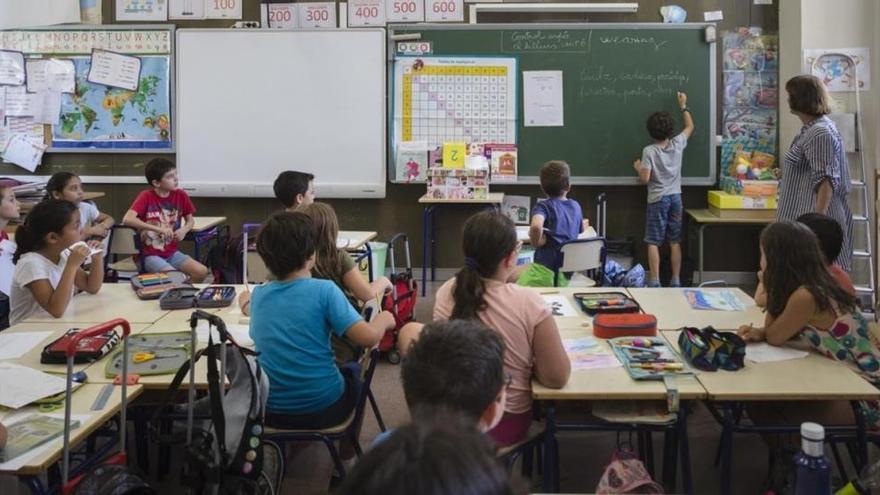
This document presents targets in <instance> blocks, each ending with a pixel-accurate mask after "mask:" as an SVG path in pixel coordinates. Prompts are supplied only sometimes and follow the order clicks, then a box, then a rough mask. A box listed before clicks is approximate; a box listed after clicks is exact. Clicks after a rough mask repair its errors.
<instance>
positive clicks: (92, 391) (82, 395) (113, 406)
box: [7, 383, 143, 476]
mask: <svg viewBox="0 0 880 495" xmlns="http://www.w3.org/2000/svg"><path fill="white" fill-rule="evenodd" d="M101 388H103V385H99V384H97V383H86V384H84V385H83V386H81V387H80V388H78V389H77V390H76V391H74V392H73V395H72V396H71V398H72V400H73V409H72V410H71V414H73V415H77V414H89V415H91V417H90V418H89V419H88V420H87V421H85V422H80V425H79V427H78V428H76V429H74V430H71V432H70V445H71V447H75V446H76V445H78V444H79V443H81V442H82V441H83V440H85V439H86V438H88V437H89V435H91V434H92V432H94V431H95V430H97V429H98V428H99V427H100V426H101V425H103V424H104V423H106V422H107V421H109V420H110V418H112V417H113V416H114V415H116V413H118V412H119V410H120V408H121V406H122V393H121V390H122V388H121V387H119V388H115V389H114V391H113V393H112V394H110V399H109V400H108V401H107V404H105V405H104V408H103V409H101V410H100V411H92V410H91V409H92V403H94V402H95V399H96V398H97V397H98V393H99V392H100V391H101ZM127 391H128V393H127V395H128V400H129V403H130V402H131V401H132V400H133V399H135V398H136V397H138V396H139V395H141V393H142V392H143V387H141V386H139V385H131V386H129V387H128V388H127ZM28 411H31V412H35V413H36V412H37V409H36V407H33V406H29V407H25V408H21V409H18V410H17V411H16V412H15V413H14V414H15V416H19V414H20V413H22V412H28ZM55 413H56V414H59V415H62V417H63V414H64V409H59V410H57V411H56V412H55ZM63 443H64V442H63V440H62V438H61V437H58V438H56V439H54V440H52V441H51V442H49V445H51V448H49V449H48V450H47V451H46V452H44V453H43V454H41V455H38V456H37V457H36V458H34V459H31V460H30V461H28V463H27V464H25V465H24V466H22V468H21V469H19V470H18V471H12V472H7V473H8V474H14V475H18V476H37V475H40V474H42V473H44V472H45V471H46V470H47V469H49V468H50V467H51V466H52V464H54V463H55V462H58V461H59V460H60V459H61V456H62V455H63V453H64V446H63ZM115 443H116V445H117V447H118V445H119V441H118V439H117V440H116V442H115Z"/></svg>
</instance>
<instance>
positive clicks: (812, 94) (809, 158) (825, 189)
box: [776, 76, 853, 271]
mask: <svg viewBox="0 0 880 495" xmlns="http://www.w3.org/2000/svg"><path fill="white" fill-rule="evenodd" d="M785 90H786V91H787V92H788V106H789V107H790V108H791V113H793V114H795V115H796V116H797V117H798V118H800V119H801V122H803V124H804V125H803V127H801V132H800V133H798V135H797V136H795V138H794V141H792V142H791V147H790V148H789V149H788V153H786V154H785V160H784V162H783V168H782V179H781V181H780V184H779V206H778V210H777V212H776V220H778V221H786V220H787V221H795V220H796V219H797V217H799V216H801V215H803V214H804V213H814V212H815V213H823V214H825V215H828V216H829V217H831V218H833V219H835V220H837V223H839V224H840V227H841V228H842V229H843V248H842V249H841V250H840V255H839V256H838V257H837V260H829V261H834V262H836V263H837V264H838V265H840V267H841V268H843V269H844V270H846V271H850V270H851V269H852V253H853V247H852V246H853V243H852V212H850V209H849V204H848V203H847V196H848V194H849V189H850V181H849V165H848V164H847V162H846V152H845V151H844V148H843V140H842V139H841V137H840V133H839V132H838V131H837V127H836V126H835V125H834V122H833V121H832V120H831V119H829V118H828V114H829V113H831V107H830V105H829V102H828V93H827V92H826V91H825V86H824V85H823V84H822V82H821V81H819V79H817V78H816V77H814V76H795V77H793V78H791V79H789V80H788V82H787V83H785Z"/></svg>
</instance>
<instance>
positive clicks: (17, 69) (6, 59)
mask: <svg viewBox="0 0 880 495" xmlns="http://www.w3.org/2000/svg"><path fill="white" fill-rule="evenodd" d="M0 3H3V2H0ZM16 3H18V2H16ZM0 10H2V9H0ZM0 24H2V23H0ZM24 81H25V70H24V53H22V52H16V51H11V50H0V84H8V85H11V86H20V85H22V84H24Z"/></svg>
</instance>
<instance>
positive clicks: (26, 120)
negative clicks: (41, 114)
mask: <svg viewBox="0 0 880 495" xmlns="http://www.w3.org/2000/svg"><path fill="white" fill-rule="evenodd" d="M6 128H7V131H8V132H9V135H8V137H9V139H11V138H12V136H13V135H15V134H23V135H24V136H25V137H26V138H28V139H29V140H31V141H33V142H35V143H37V144H43V138H44V136H43V125H42V124H37V123H35V122H34V118H33V117H7V118H6Z"/></svg>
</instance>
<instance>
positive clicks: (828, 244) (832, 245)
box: [797, 213, 843, 265]
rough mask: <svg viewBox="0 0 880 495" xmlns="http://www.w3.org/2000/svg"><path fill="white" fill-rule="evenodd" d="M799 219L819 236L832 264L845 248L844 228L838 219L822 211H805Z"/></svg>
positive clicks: (823, 251) (829, 262)
mask: <svg viewBox="0 0 880 495" xmlns="http://www.w3.org/2000/svg"><path fill="white" fill-rule="evenodd" d="M797 221H798V222H800V223H802V224H804V225H806V226H807V227H809V229H810V230H812V231H813V233H814V234H816V237H818V238H819V247H821V248H822V254H824V255H825V261H826V262H827V263H828V264H829V265H830V264H832V263H834V260H836V259H837V257H838V256H839V255H840V250H841V248H843V229H842V228H841V227H840V224H839V223H837V220H835V219H833V218H831V217H829V216H828V215H823V214H821V213H805V214H803V215H801V216H799V217H798V218H797Z"/></svg>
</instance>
